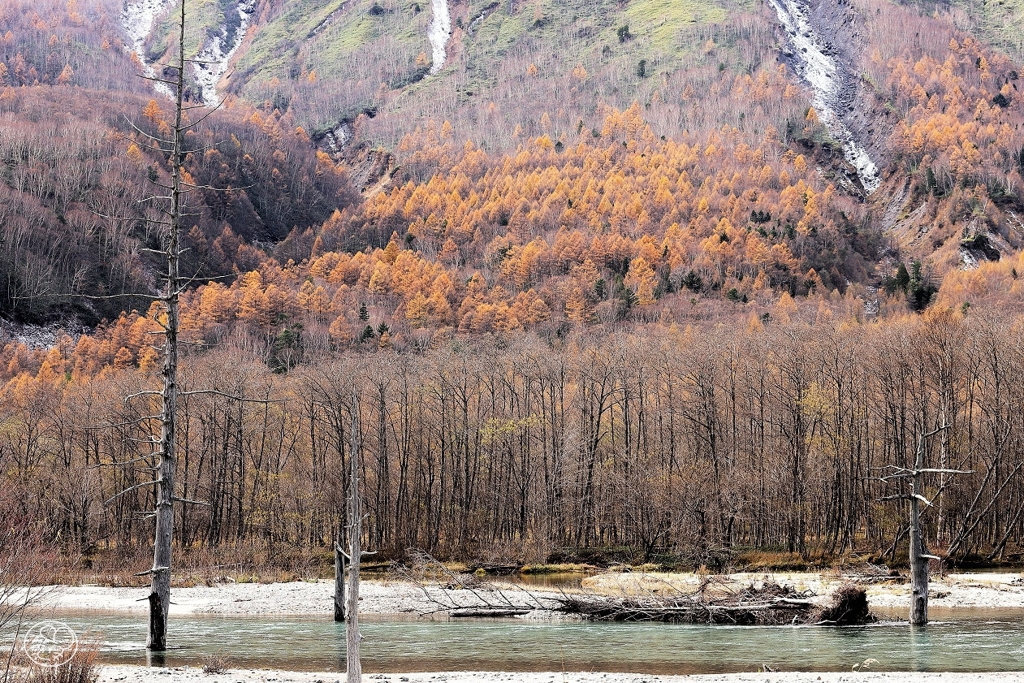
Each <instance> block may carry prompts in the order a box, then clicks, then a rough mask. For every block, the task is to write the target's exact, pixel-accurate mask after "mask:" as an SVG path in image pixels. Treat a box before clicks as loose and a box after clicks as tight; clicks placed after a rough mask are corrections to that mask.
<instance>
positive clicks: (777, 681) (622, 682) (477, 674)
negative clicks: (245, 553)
mask: <svg viewBox="0 0 1024 683" xmlns="http://www.w3.org/2000/svg"><path fill="white" fill-rule="evenodd" d="M344 680H345V675H344V674H342V673H324V672H319V673H317V672H309V673H306V672H294V671H262V670H259V671H257V670H232V671H227V672H225V673H222V674H213V675H210V674H204V673H203V672H202V669H198V668H195V667H179V668H174V669H151V668H146V667H141V666H105V667H103V669H102V672H101V674H100V679H99V682H98V683H124V682H128V681H130V682H132V683H191V682H192V681H204V682H206V683H241V682H242V681H244V682H245V683H336V682H337V683H343V682H344ZM363 681H364V683H442V682H444V683H563V682H564V683H819V682H820V683H845V682H847V681H849V682H851V683H852V682H854V681H856V683H896V682H897V681H898V682H900V683H961V682H963V683H967V682H968V681H970V682H971V683H1024V673H984V674H975V673H970V674H951V673H875V672H852V673H791V672H787V673H747V674H712V675H700V676H651V675H643V674H614V673H576V672H565V673H563V672H561V671H559V672H545V673H506V672H484V671H457V672H445V673H406V674H364V675H363Z"/></svg>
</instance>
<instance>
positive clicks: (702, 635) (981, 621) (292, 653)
mask: <svg viewBox="0 0 1024 683" xmlns="http://www.w3.org/2000/svg"><path fill="white" fill-rule="evenodd" d="M935 616H936V619H937V620H936V621H935V622H933V623H931V624H929V625H928V626H927V627H925V628H911V627H910V626H908V625H907V624H906V623H905V622H882V623H879V624H876V625H872V626H864V627H844V628H833V627H815V626H798V627H777V626H775V627H751V626H737V627H730V626H695V625H666V624H594V623H577V622H555V623H552V622H546V621H545V622H542V621H536V622H534V621H524V620H520V619H502V620H498V619H490V620H488V619H452V620H450V621H430V620H382V619H379V618H378V619H372V618H364V621H363V624H362V625H361V628H362V632H363V636H364V641H363V644H362V660H363V670H364V671H366V672H392V673H401V672H410V671H466V670H469V671H474V670H490V671H560V670H565V671H608V672H634V673H648V674H691V673H727V672H743V671H748V672H749V671H756V670H757V669H758V668H759V667H761V666H763V665H766V664H767V665H768V666H770V667H771V668H773V669H776V670H790V671H850V670H851V668H852V667H853V665H854V664H859V663H862V662H864V661H865V660H868V659H874V660H877V663H875V664H872V667H871V668H872V669H873V670H877V671H906V670H912V671H1020V670H1024V613H1022V612H1021V611H1019V610H1017V611H1013V610H972V611H964V610H961V611H958V612H956V615H955V617H951V616H949V614H948V613H946V614H944V613H942V612H937V611H936V612H935ZM59 618H60V619H61V620H62V621H64V622H66V623H68V624H69V625H71V626H72V628H74V629H75V630H76V631H77V632H79V633H80V634H83V633H89V634H92V636H94V637H95V638H97V639H98V640H99V641H100V642H101V643H102V649H101V660H102V661H103V662H106V663H117V664H146V663H147V653H146V651H145V648H144V643H145V636H146V621H145V619H144V618H142V617H139V616H136V617H129V616H125V615H120V614H119V615H109V614H77V615H67V616H61V617H59ZM344 632H345V626H344V624H335V623H334V622H332V621H329V620H327V619H318V618H308V617H307V618H287V617H281V618H261V619H256V618H237V617H232V618H221V617H196V616H192V617H177V618H172V619H171V624H170V632H169V639H168V640H169V642H170V643H171V644H172V645H173V646H174V649H172V650H170V651H169V652H168V653H166V655H165V656H164V658H163V659H162V660H158V661H156V662H152V661H151V662H150V663H157V664H166V665H168V666H179V665H185V664H192V665H196V664H201V663H202V661H203V659H204V658H205V657H207V656H209V655H212V654H223V655H226V656H227V657H228V658H229V659H230V661H231V663H232V664H231V665H232V666H233V667H245V668H249V667H251V668H277V669H288V670H306V671H343V670H344V668H345V655H344V651H345V637H344Z"/></svg>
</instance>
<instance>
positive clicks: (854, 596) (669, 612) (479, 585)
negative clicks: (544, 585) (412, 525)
mask: <svg viewBox="0 0 1024 683" xmlns="http://www.w3.org/2000/svg"><path fill="white" fill-rule="evenodd" d="M414 560H415V561H414V564H413V566H412V567H411V568H397V569H396V573H397V574H399V575H400V576H401V577H402V578H404V579H409V580H412V581H414V582H416V583H417V584H418V585H419V586H420V588H421V589H422V590H423V592H424V595H425V597H426V599H427V602H428V603H429V604H430V605H431V606H432V608H431V609H430V610H426V611H423V612H422V613H423V614H433V613H439V612H445V613H447V614H448V616H450V617H508V616H520V615H524V614H527V613H529V612H534V611H538V610H543V611H550V612H556V613H563V614H570V615H575V616H578V617H580V618H582V619H585V620H587V621H618V622H641V621H647V622H651V621H655V622H667V623H688V624H737V625H744V626H747V625H749V626H754V625H782V624H819V625H838V626H846V625H855V624H864V623H869V622H871V621H874V617H873V616H872V615H871V613H870V611H869V609H868V601H867V593H866V592H865V591H864V589H863V588H861V587H860V586H857V585H853V584H847V585H845V586H842V587H841V588H839V589H838V590H836V591H835V592H834V593H833V595H832V598H831V601H830V602H829V603H827V604H821V603H820V602H819V601H816V600H814V599H813V598H815V597H816V596H815V594H814V593H813V592H811V591H798V590H796V589H795V588H793V587H792V586H783V585H779V584H777V583H774V582H771V581H766V582H764V583H763V584H762V585H759V586H756V585H753V584H751V585H748V586H744V587H742V588H739V589H735V588H732V587H731V586H729V585H728V583H727V582H725V581H721V580H716V579H715V578H713V577H705V578H704V579H703V580H702V581H701V583H700V585H699V587H698V588H697V590H695V591H692V592H686V591H684V590H681V589H679V588H677V587H675V586H670V585H669V584H668V583H664V584H663V585H659V587H658V588H657V589H653V590H647V591H643V592H641V593H640V594H638V595H622V596H615V595H602V594H598V593H596V592H592V591H573V592H565V591H556V592H550V591H545V592H534V591H531V590H530V589H528V588H527V587H525V586H522V585H515V584H501V585H498V584H494V583H489V582H487V581H485V580H484V579H482V578H481V577H480V576H478V575H475V574H460V573H457V572H453V571H452V570H450V569H448V568H447V567H445V566H444V565H443V564H441V563H440V562H438V561H437V560H435V559H434V558H432V557H430V556H429V555H426V554H424V553H418V554H417V555H416V556H415V558H414Z"/></svg>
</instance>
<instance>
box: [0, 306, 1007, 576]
mask: <svg viewBox="0 0 1024 683" xmlns="http://www.w3.org/2000/svg"><path fill="white" fill-rule="evenodd" d="M1016 296H1017V297H1019V296H1020V295H1019V292H1018V293H1017V294H1016ZM858 308H859V304H857V303H856V302H851V303H849V304H845V303H843V302H837V303H834V304H829V303H828V302H827V301H825V300H821V301H819V302H818V303H817V305H814V304H812V303H810V302H808V303H805V304H803V305H801V306H797V305H795V304H793V303H792V302H791V303H789V304H788V305H787V304H785V303H780V304H778V305H777V306H776V307H774V308H772V309H771V310H770V311H766V312H765V314H764V315H762V316H752V317H751V318H750V320H748V321H745V320H743V319H742V317H737V318H736V319H733V320H730V321H728V323H724V322H720V323H715V322H709V323H704V324H701V323H695V324H691V325H686V326H675V325H672V326H664V325H657V326H648V327H645V328H642V329H634V330H625V329H623V330H620V331H617V332H608V333H606V334H602V335H596V336H595V335H592V334H588V333H586V332H584V331H579V330H578V331H574V332H571V333H569V334H567V335H565V336H564V337H558V336H552V337H550V338H544V337H543V336H537V335H524V334H514V335H508V336H506V335H500V336H497V337H493V338H479V339H475V340H464V341H452V342H449V343H444V344H436V345H435V346H434V347H433V348H431V349H424V350H422V351H420V352H405V353H397V352H395V351H393V350H377V351H373V352H362V353H360V352H346V353H338V352H335V353H329V354H325V352H326V349H325V348H320V349H316V348H309V349H307V350H306V353H307V357H306V362H305V363H303V364H301V365H298V366H296V367H293V368H292V369H291V370H290V371H289V372H274V371H273V370H272V369H271V368H270V367H268V363H267V362H266V356H262V357H261V356H260V355H257V354H256V353H254V350H255V349H258V348H259V346H260V345H259V344H258V343H255V342H256V340H255V339H254V338H253V337H251V336H247V335H245V334H237V335H235V336H234V337H233V339H232V341H231V342H228V343H225V344H223V345H222V346H221V347H219V348H218V349H217V350H214V351H210V352H207V353H201V354H195V355H192V356H191V357H190V358H189V359H188V361H187V363H186V365H185V366H184V367H185V377H186V378H187V379H186V380H185V381H184V382H183V388H185V389H186V390H187V389H188V388H193V387H200V386H201V387H208V388H215V389H217V390H218V391H221V392H224V393H223V394H219V395H201V396H192V397H189V398H187V399H183V400H182V403H181V420H182V423H181V427H179V429H180V438H181V447H180V448H181V452H182V454H183V456H182V460H181V469H180V474H179V477H180V478H179V486H180V487H181V488H180V490H181V497H182V498H186V499H196V500H204V501H207V502H209V503H210V504H211V505H210V506H209V507H205V506H189V505H183V506H179V510H178V515H179V529H180V536H179V538H180V543H181V544H182V546H183V547H186V548H202V547H222V546H224V547H231V546H236V547H237V546H238V545H243V546H259V547H267V546H269V547H270V548H274V547H277V548H279V551H282V552H283V551H284V549H287V548H293V549H294V548H301V547H321V546H323V545H325V544H327V543H329V542H330V539H331V538H332V535H333V533H334V532H335V531H336V529H337V528H338V525H339V524H340V523H341V517H340V515H341V514H342V512H341V510H343V506H342V503H341V501H342V500H343V496H344V494H345V475H344V473H345V471H346V469H347V468H346V463H347V460H348V458H350V457H352V453H351V452H350V448H349V445H348V444H349V438H348V434H347V430H348V429H349V424H350V411H352V410H353V404H352V396H353V393H352V387H353V386H354V387H355V390H356V395H357V396H358V397H359V403H358V404H356V405H355V410H356V412H357V419H358V420H359V423H360V425H361V430H362V433H363V438H364V441H363V450H362V452H361V453H359V457H360V458H361V467H362V470H363V476H364V491H365V498H366V509H367V512H368V514H369V517H368V520H367V534H368V537H369V538H368V541H369V542H370V543H371V544H372V545H373V546H374V547H376V548H380V549H381V550H383V551H385V552H386V554H387V555H389V556H399V555H401V554H402V552H403V551H404V549H405V548H407V547H421V548H426V549H429V550H431V551H432V552H435V553H438V554H439V555H442V556H454V557H462V558H466V557H475V558H484V559H488V560H502V561H510V560H511V561H516V560H518V561H526V560H538V559H540V560H543V559H547V558H548V557H551V556H553V555H555V556H566V555H567V554H568V555H573V554H574V553H575V554H577V555H579V554H580V553H582V554H583V555H584V556H585V553H584V552H583V551H582V550H581V549H585V548H595V547H596V548H608V547H618V548H619V550H620V552H622V551H623V549H628V551H626V556H627V557H629V558H630V559H633V560H636V561H640V560H657V559H658V558H663V557H664V556H666V555H682V556H684V557H686V558H689V559H690V561H692V562H695V563H697V564H701V563H707V562H714V561H722V559H721V558H723V557H726V558H727V557H728V550H727V549H730V548H737V547H739V548H742V547H751V546H754V547H759V548H773V549H777V550H783V551H786V550H788V551H792V552H798V553H801V554H803V555H808V554H811V555H817V554H820V553H824V554H827V555H839V554H843V553H847V552H858V553H869V554H879V555H884V554H886V553H887V552H894V551H895V549H896V548H898V547H899V546H900V543H901V541H903V540H905V539H904V528H905V512H904V511H903V510H902V509H901V507H900V504H899V503H893V502H884V500H883V499H884V497H885V496H886V495H888V494H892V493H894V492H896V491H895V489H894V488H893V485H891V484H889V485H887V484H883V483H881V482H880V481H879V477H880V476H881V475H882V474H884V473H885V469H884V468H886V467H887V466H890V465H900V466H906V465H908V463H910V462H911V461H912V459H913V451H914V448H915V446H916V443H917V437H918V435H919V434H921V433H922V432H925V431H929V430H931V429H933V428H935V427H936V426H940V425H943V424H948V425H950V429H949V430H948V431H947V432H945V433H944V434H943V436H941V437H936V438H935V439H933V440H932V441H931V442H930V444H929V448H928V462H929V464H931V465H934V466H942V467H947V468H948V467H955V468H959V469H969V470H972V471H973V474H972V475H970V476H965V477H959V478H957V479H956V480H955V481H952V480H950V481H943V480H940V479H939V478H935V479H934V480H933V481H931V482H929V497H930V498H932V499H933V501H934V502H935V507H934V509H933V510H932V511H931V513H930V515H929V516H928V517H927V528H928V540H929V543H930V544H931V546H932V547H933V548H934V549H935V550H938V551H940V552H948V553H950V554H951V555H953V556H957V557H963V556H966V555H969V554H980V555H982V556H984V557H988V558H1001V559H1006V558H1008V557H1015V556H1016V555H1015V553H1019V547H1020V540H1021V537H1022V533H1024V530H1022V528H1021V516H1022V513H1021V511H1022V509H1024V505H1022V504H1024V500H1022V496H1024V485H1022V483H1024V480H1022V479H1021V477H1020V476H1019V475H1020V470H1021V463H1020V459H1019V456H1018V454H1019V453H1020V449H1021V439H1022V437H1024V424H1022V422H1021V415H1020V411H1018V410H1015V408H1014V406H1016V405H1018V404H1019V402H1020V400H1021V398H1022V397H1021V394H1022V393H1024V384H1022V382H1021V377H1022V376H1024V373H1022V372H1021V364H1022V362H1024V356H1022V349H1021V346H1020V339H1021V334H1020V319H1019V317H1017V316H1016V315H1008V314H1005V313H1002V312H997V311H994V310H977V307H970V308H968V307H967V306H963V307H962V308H961V309H959V310H956V311H954V310H951V309H949V308H946V307H935V308H932V309H929V310H928V311H927V312H926V313H925V314H924V315H923V316H916V315H909V316H907V315H902V316H892V317H891V318H889V319H887V320H885V321H884V322H882V323H880V324H879V323H873V322H869V323H865V322H861V321H860V320H858V315H857V309H858ZM135 327H136V330H135V332H136V333H140V330H139V329H138V328H139V327H140V325H136V326H135ZM111 342H113V343H114V344H116V343H118V341H116V340H114V339H112V338H106V339H103V338H101V339H99V340H96V341H92V340H90V339H89V338H85V337H84V338H82V340H80V341H79V342H78V343H77V344H75V343H73V342H72V341H71V340H69V339H65V340H63V341H62V342H61V343H60V344H58V346H56V347H55V348H54V349H53V350H51V351H49V352H45V353H44V352H39V353H37V354H24V353H22V354H20V355H19V354H15V355H14V356H13V357H10V358H9V360H8V363H7V368H8V373H7V375H8V377H9V379H8V380H7V382H6V385H5V387H4V390H3V401H2V406H3V408H2V410H3V414H2V419H3V423H4V425H5V430H4V433H3V435H2V440H0V454H2V458H3V470H4V473H5V474H4V476H5V478H6V483H5V487H6V488H7V490H17V491H20V492H21V494H20V500H21V505H22V506H23V513H24V514H26V515H29V516H30V517H31V518H33V519H38V520H45V523H46V525H47V527H48V529H49V531H50V533H51V534H52V535H53V537H54V538H60V539H62V542H63V543H65V544H68V546H69V547H71V548H74V549H76V550H77V551H80V552H83V553H86V554H90V553H93V552H95V551H96V550H98V549H102V548H110V549H113V548H117V549H120V550H121V552H124V553H129V552H131V551H130V549H131V548H134V547H138V546H145V545H146V543H147V539H148V538H149V534H150V533H151V529H150V525H149V524H147V523H146V521H145V520H144V519H143V518H140V515H139V511H141V510H146V509H148V507H149V506H150V505H151V502H150V501H149V500H148V498H149V496H151V495H152V494H151V492H150V491H149V490H148V489H147V488H140V489H137V490H134V491H132V492H130V493H128V494H126V495H120V496H118V497H116V498H114V500H112V501H111V500H109V499H110V498H111V497H113V496H115V494H117V493H118V492H120V491H122V490H125V489H127V488H129V487H131V486H134V485H136V484H139V483H142V482H144V481H146V480H147V479H148V476H149V475H148V473H147V471H146V469H147V468H146V467H145V464H146V462H147V461H148V459H149V458H150V457H152V456H151V455H150V452H151V450H152V449H151V446H149V445H148V444H147V437H148V434H149V432H148V431H147V429H146V427H145V425H146V423H145V421H144V420H143V421H142V422H139V420H140V419H141V418H143V416H145V415H147V414H149V413H150V412H151V411H152V406H150V405H149V401H148V399H147V398H145V397H138V398H135V399H131V400H126V399H125V397H126V396H130V395H135V394H138V392H139V391H141V390H143V389H146V388H149V387H152V386H154V384H155V383H156V382H157V381H158V379H159V378H158V375H157V373H156V371H155V369H154V368H153V366H152V363H146V362H143V363H142V364H141V365H142V367H141V368H140V369H136V368H133V367H131V366H130V365H131V364H130V355H128V354H125V347H122V350H121V351H120V352H118V354H117V355H116V357H115V359H114V361H113V363H112V364H110V365H107V364H103V365H102V367H99V368H98V367H96V365H95V364H93V363H92V357H93V356H94V355H95V354H96V353H97V348H96V347H97V346H109V345H110V344H111ZM8 353H9V352H8ZM268 353H271V354H280V353H281V349H280V348H279V347H277V346H272V347H271V348H270V349H268ZM228 396H232V397H236V398H229V397H228ZM239 398H242V399H245V400H244V401H243V400H238V399H239ZM118 463H120V464H124V463H136V466H135V467H127V468H125V467H111V465H115V464H118ZM901 554H902V553H901ZM715 558H718V559H717V560H716V559H715Z"/></svg>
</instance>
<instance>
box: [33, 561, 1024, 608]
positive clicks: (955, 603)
mask: <svg viewBox="0 0 1024 683" xmlns="http://www.w3.org/2000/svg"><path fill="white" fill-rule="evenodd" d="M766 580H771V581H775V582H777V583H780V584H788V585H792V586H794V587H795V588H797V589H798V590H811V591H813V592H814V593H816V594H817V595H818V596H819V597H822V598H824V597H826V596H827V595H828V594H829V593H830V592H831V591H832V590H833V589H835V588H836V587H838V586H840V585H842V584H843V583H845V582H847V581H849V580H850V578H849V577H843V576H841V575H831V574H819V573H785V574H782V573H780V574H773V575H770V576H766V575H764V574H735V575H732V576H729V577H717V578H716V579H715V586H716V589H718V590H729V589H731V588H732V587H735V588H739V587H741V586H745V585H749V584H751V583H754V584H758V583H760V582H763V581H766ZM699 583H700V577H698V576H696V575H694V574H644V573H639V572H636V573H623V574H619V573H608V574H599V575H596V576H592V577H588V578H586V579H584V581H583V589H584V590H592V591H595V592H598V593H603V594H616V593H646V592H650V593H659V592H669V591H675V590H680V591H685V592H691V591H693V590H696V588H697V586H698V585H699ZM497 585H501V584H497ZM503 590H505V591H506V592H507V594H508V595H509V596H510V599H512V600H514V601H517V602H518V601H525V600H527V599H533V598H536V599H537V600H538V601H539V602H540V605H539V606H543V605H544V604H547V600H549V599H551V598H554V597H557V595H558V594H557V593H554V592H551V591H543V590H534V589H532V588H531V589H530V595H531V596H532V597H530V598H527V597H526V596H525V595H524V594H523V593H521V591H520V590H519V589H517V588H514V587H505V588H503ZM867 590H868V602H869V604H870V605H871V606H872V607H877V608H893V609H895V608H901V607H905V606H908V605H909V604H910V603H909V594H910V587H909V585H908V584H906V583H882V584H875V585H870V586H868V588H867ZM332 591H333V582H330V581H295V582H289V583H271V584H258V583H231V582H225V583H216V584H214V585H212V586H196V587H192V588H175V589H173V590H172V592H171V595H172V597H171V599H172V605H171V614H172V615H183V614H216V615H235V616H261V615H272V614H276V615H326V614H330V613H331V611H332V609H333V602H332ZM147 592H148V587H139V588H108V587H103V586H64V587H59V588H57V589H55V591H54V594H53V596H52V598H51V600H50V605H51V607H52V609H53V610H54V611H56V612H61V611H70V610H74V611H101V612H129V613H144V612H145V611H146V610H147V603H146V602H145V601H144V598H145V596H146V595H147ZM428 593H429V595H428ZM360 596H361V599H360V611H361V612H362V613H364V614H376V615H403V614H404V615H409V616H416V615H421V614H426V613H430V612H436V611H437V610H438V609H439V608H438V605H437V604H436V603H435V602H433V601H432V600H431V597H433V598H443V600H445V601H454V602H457V604H459V605H460V606H464V607H472V606H474V605H477V604H480V601H479V599H478V598H477V597H476V595H474V593H473V592H472V591H467V590H452V591H442V589H440V588H436V587H432V588H430V589H429V590H428V592H425V591H424V590H423V589H422V588H421V587H419V586H417V585H415V584H412V583H407V582H403V581H379V580H364V581H363V582H362V585H361V588H360ZM931 596H932V597H931V601H930V603H931V606H932V607H935V608H949V609H957V608H975V609H976V608H988V607H991V608H1010V609H1015V608H1024V579H1022V577H1021V574H1019V573H977V574H948V575H946V576H945V577H942V578H936V579H934V580H933V581H932V584H931ZM488 599H493V594H490V595H489V598H488Z"/></svg>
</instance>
